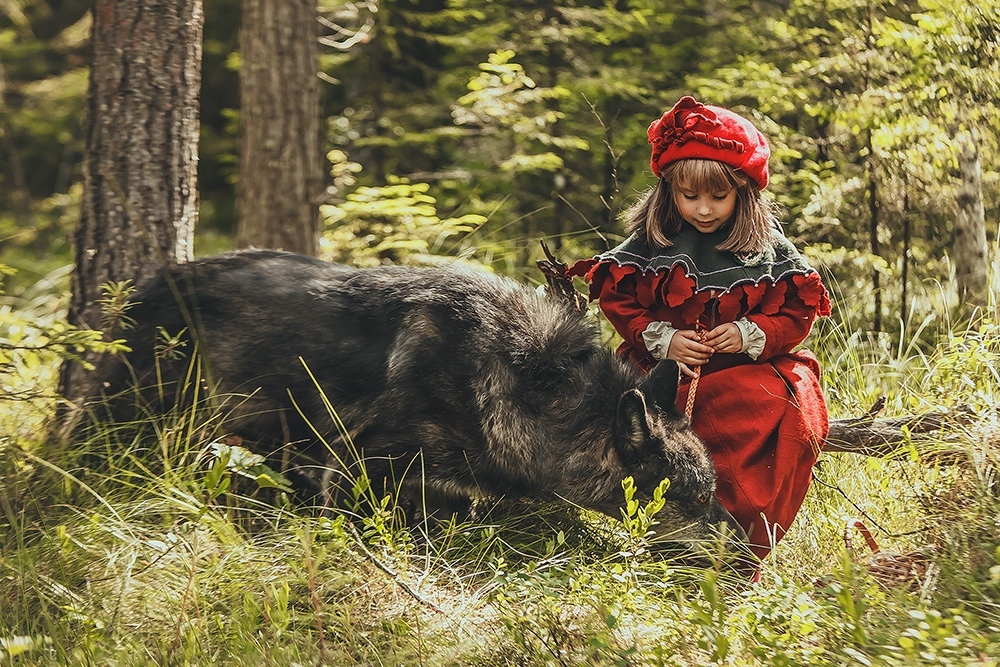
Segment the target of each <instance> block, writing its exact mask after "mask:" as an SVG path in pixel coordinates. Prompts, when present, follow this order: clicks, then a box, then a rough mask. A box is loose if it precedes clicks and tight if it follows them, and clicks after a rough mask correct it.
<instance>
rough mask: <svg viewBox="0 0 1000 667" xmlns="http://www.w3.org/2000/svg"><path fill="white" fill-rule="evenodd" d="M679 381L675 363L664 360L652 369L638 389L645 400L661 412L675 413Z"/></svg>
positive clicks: (678, 372)
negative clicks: (644, 396)
mask: <svg viewBox="0 0 1000 667" xmlns="http://www.w3.org/2000/svg"><path fill="white" fill-rule="evenodd" d="M679 380H680V369H678V368H677V362H675V361H671V360H670V359H664V360H663V361H661V362H660V363H658V364H656V366H654V367H653V370H652V371H651V372H650V373H649V375H648V376H646V379H645V380H643V382H642V385H641V387H640V388H641V389H642V393H644V394H645V395H646V400H648V401H649V402H650V403H652V404H653V405H655V406H656V407H658V408H660V410H661V411H663V412H665V413H667V414H671V413H676V412H677V407H676V406H675V405H674V403H675V401H676V400H677V383H678V381H679Z"/></svg>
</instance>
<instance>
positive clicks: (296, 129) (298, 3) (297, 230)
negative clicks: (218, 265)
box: [236, 0, 323, 256]
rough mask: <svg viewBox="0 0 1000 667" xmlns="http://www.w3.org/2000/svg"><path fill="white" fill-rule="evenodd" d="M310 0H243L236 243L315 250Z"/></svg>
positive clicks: (313, 21) (318, 183) (315, 34)
mask: <svg viewBox="0 0 1000 667" xmlns="http://www.w3.org/2000/svg"><path fill="white" fill-rule="evenodd" d="M316 12H317V10H316V2H315V0H244V2H243V24H242V26H241V29H240V54H241V57H242V65H241V67H240V149H239V152H240V165H239V182H238V183H237V196H236V245H237V247H240V248H247V247H250V246H253V247H257V248H275V249H283V250H288V251H290V252H298V253H303V254H306V255H313V256H315V255H316V254H317V251H318V249H319V234H320V228H319V203H320V198H321V196H322V181H323V171H322V169H323V162H322V155H321V152H320V130H319V116H320V104H319V78H318V75H317V71H318V64H317V59H318V51H319V47H318V43H317V40H318V39H319V23H318V21H317V13H316Z"/></svg>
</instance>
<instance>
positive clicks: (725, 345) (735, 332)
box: [705, 322, 743, 352]
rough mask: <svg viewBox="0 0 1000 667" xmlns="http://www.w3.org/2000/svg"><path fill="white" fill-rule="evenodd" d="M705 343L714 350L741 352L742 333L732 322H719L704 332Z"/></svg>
mask: <svg viewBox="0 0 1000 667" xmlns="http://www.w3.org/2000/svg"><path fill="white" fill-rule="evenodd" d="M705 344H706V345H709V346H711V348H712V349H713V350H715V351H716V352H742V351H743V335H742V334H741V333H740V328H739V327H738V326H736V325H735V324H733V323H732V322H727V323H726V324H720V325H719V326H717V327H715V328H714V329H712V330H711V331H709V332H708V333H706V334H705Z"/></svg>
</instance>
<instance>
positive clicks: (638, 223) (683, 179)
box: [623, 158, 778, 254]
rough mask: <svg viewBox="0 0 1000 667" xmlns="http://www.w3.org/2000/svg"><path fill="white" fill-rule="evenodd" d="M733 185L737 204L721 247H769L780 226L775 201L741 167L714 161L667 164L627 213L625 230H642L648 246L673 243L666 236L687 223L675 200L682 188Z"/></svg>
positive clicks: (736, 249) (699, 189)
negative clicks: (763, 193)
mask: <svg viewBox="0 0 1000 667" xmlns="http://www.w3.org/2000/svg"><path fill="white" fill-rule="evenodd" d="M730 188H736V208H735V211H734V213H735V216H734V219H733V221H732V222H727V223H726V224H727V225H728V226H729V227H730V231H729V235H728V236H727V237H726V240H725V241H723V242H722V243H720V244H719V245H718V246H717V247H718V249H719V250H728V251H729V252H740V253H752V254H756V253H760V252H763V251H764V250H765V249H767V248H769V247H770V246H771V244H772V238H773V236H772V235H773V234H774V232H775V230H777V229H778V220H777V216H776V210H775V205H774V204H773V203H771V202H770V201H769V200H767V199H765V198H764V197H763V196H762V195H761V193H760V190H758V189H757V186H756V184H755V183H754V182H753V180H751V179H750V178H749V177H747V175H746V174H744V173H743V172H742V171H739V170H737V169H734V168H732V167H730V166H729V165H727V164H724V163H722V162H718V161H716V160H700V159H693V158H689V159H684V160H677V161H676V162H671V163H670V164H668V165H667V166H666V167H665V168H664V169H663V171H662V173H661V174H660V180H659V181H657V183H656V185H654V186H653V187H652V188H650V189H649V190H647V191H646V192H645V193H644V194H643V195H642V196H641V197H640V198H639V200H638V201H637V202H636V203H635V204H634V205H633V206H632V207H631V208H629V209H628V210H627V211H626V212H625V215H624V216H623V217H624V220H625V229H626V231H627V232H628V233H629V234H635V233H639V234H643V235H645V237H646V242H647V243H648V244H649V246H650V247H652V248H666V247H668V246H671V245H673V242H672V241H671V240H670V238H671V237H672V236H676V235H677V233H678V232H679V231H681V229H682V228H683V225H686V224H687V223H686V222H685V221H684V218H682V217H681V214H680V212H679V211H678V210H677V205H676V204H675V203H674V197H676V196H678V194H679V192H680V191H681V190H685V191H688V192H721V191H725V190H729V189H730Z"/></svg>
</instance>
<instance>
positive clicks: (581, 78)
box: [0, 0, 1000, 333]
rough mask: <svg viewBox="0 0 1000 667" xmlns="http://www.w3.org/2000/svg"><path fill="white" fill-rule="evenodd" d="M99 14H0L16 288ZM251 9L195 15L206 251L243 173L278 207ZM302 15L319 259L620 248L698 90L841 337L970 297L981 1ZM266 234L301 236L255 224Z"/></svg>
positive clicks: (1, 6)
mask: <svg viewBox="0 0 1000 667" xmlns="http://www.w3.org/2000/svg"><path fill="white" fill-rule="evenodd" d="M91 4H92V3H91V2H88V1H85V0H16V1H11V2H4V3H0V152H2V153H3V154H4V157H3V158H2V159H0V262H2V263H4V264H7V265H10V266H13V267H15V268H16V269H18V273H17V275H16V276H15V277H13V278H11V279H8V283H7V284H8V287H9V289H12V290H17V289H19V288H20V287H22V286H26V285H29V284H32V283H33V282H35V281H37V280H38V279H39V278H41V277H42V276H45V275H49V274H51V272H52V271H55V270H57V269H59V267H63V266H66V265H68V264H70V262H71V261H72V257H71V244H70V234H71V232H72V230H73V229H74V228H75V225H76V224H77V222H78V220H79V217H80V210H81V192H82V188H81V184H82V178H83V170H82V165H83V162H84V157H85V142H84V136H83V117H84V107H85V94H86V81H87V67H88V66H89V64H90V52H89V49H90V46H89V39H90V36H91V31H92V19H91V15H90V13H89V10H90V7H91ZM258 5H266V3H263V2H262V1H261V0H257V1H256V2H255V3H240V2H239V1H238V0H214V1H213V2H212V3H209V4H208V6H206V7H205V27H204V42H203V53H204V56H203V68H202V72H203V77H202V89H201V95H200V103H201V130H200V137H201V138H200V145H199V154H200V159H199V171H198V178H199V193H200V222H199V225H198V228H197V230H196V242H195V252H196V254H199V255H202V254H211V253H214V252H217V251H220V250H224V249H228V248H232V247H235V246H236V241H235V239H236V231H235V230H236V219H237V215H236V210H237V208H239V207H237V206H236V204H235V202H236V200H237V195H236V191H237V188H236V184H237V182H243V183H244V184H249V183H261V184H260V185H253V186H252V187H251V194H255V195H258V194H262V193H261V192H260V191H261V190H262V189H263V188H266V187H268V185H269V184H270V185H272V186H274V187H277V188H279V189H281V190H282V191H283V193H284V194H286V195H287V194H292V193H291V192H290V190H291V188H290V187H288V186H281V185H279V184H278V183H279V182H278V179H276V178H270V179H268V178H267V177H264V179H263V180H261V179H260V177H261V175H262V174H264V173H265V171H264V165H263V164H262V162H261V160H260V159H256V160H255V159H245V158H246V157H247V155H248V152H247V151H248V149H243V151H242V152H243V153H244V156H243V158H244V159H242V160H241V157H240V153H241V149H240V145H239V136H240V134H239V133H240V129H239V128H240V120H241V98H240V96H239V92H238V91H239V86H240V83H239V81H240V76H241V71H240V70H241V67H245V66H246V63H247V58H246V57H245V56H248V55H249V54H250V52H249V50H246V53H243V52H241V45H240V41H239V35H238V31H239V26H240V24H241V22H243V23H244V30H245V31H246V30H247V29H248V28H247V27H246V25H245V24H246V20H244V18H243V17H242V15H241V12H242V11H244V10H248V9H247V8H252V7H256V6H258ZM315 8H316V20H317V23H316V25H317V26H318V28H317V31H318V36H319V55H318V65H317V67H318V70H319V71H318V72H317V73H316V74H317V79H316V80H318V81H319V82H320V84H319V91H318V92H319V96H320V101H319V111H318V113H319V126H318V127H319V130H318V131H319V133H320V139H319V141H320V149H321V150H320V151H319V153H320V155H319V157H318V158H314V159H319V160H320V162H321V165H320V166H319V167H318V168H319V169H321V173H322V174H323V175H324V178H323V183H322V192H321V193H320V197H319V201H318V202H312V203H313V204H320V206H319V216H320V222H321V225H322V229H321V230H320V232H321V238H320V243H319V246H318V253H319V254H320V256H323V257H326V258H329V259H335V260H338V261H347V262H354V263H357V264H372V263H378V262H383V261H392V262H429V261H435V258H436V257H438V256H443V255H451V256H459V257H463V258H465V259H468V260H475V261H481V262H484V263H488V264H490V265H492V266H494V267H495V268H496V269H497V270H499V271H503V272H507V273H511V274H518V273H522V274H525V275H527V276H531V277H532V278H535V279H537V276H535V275H534V270H533V268H532V264H533V262H532V260H533V259H534V258H536V257H537V256H538V252H539V249H538V248H539V246H538V241H539V239H545V240H547V241H548V242H549V245H550V246H552V247H555V248H558V252H559V255H560V257H561V258H562V259H564V260H572V259H576V258H580V257H585V256H588V255H590V254H592V253H593V252H596V251H600V250H602V249H604V248H606V247H608V245H610V244H614V243H616V242H617V241H618V240H620V238H621V228H620V226H619V224H618V223H617V221H616V216H617V214H618V213H619V212H620V211H621V210H622V209H623V208H624V207H626V206H627V205H628V204H629V203H630V201H631V200H632V199H633V198H634V197H635V196H636V195H637V194H638V193H639V192H641V191H642V190H643V189H644V188H645V187H647V186H648V185H649V184H651V181H652V176H651V174H650V171H649V167H648V146H647V144H646V138H645V130H646V126H647V125H648V123H649V122H650V121H651V120H652V119H653V118H655V117H656V116H657V115H658V114H659V113H661V112H662V111H663V110H664V109H665V108H667V107H669V106H670V105H671V104H672V103H673V102H674V101H675V100H676V99H677V98H678V97H679V96H681V95H683V94H689V93H693V94H695V95H696V96H697V97H698V98H699V99H700V100H702V101H704V102H706V103H716V104H723V105H728V106H731V107H733V108H735V109H737V110H738V111H740V112H742V113H744V114H745V115H747V116H749V117H751V118H753V119H754V121H755V122H756V123H757V124H758V125H759V126H760V127H761V128H762V130H763V131H764V132H765V133H766V134H767V135H768V136H769V138H770V139H771V141H772V144H773V149H774V158H773V159H772V163H771V167H772V170H773V172H774V179H773V186H772V188H773V193H774V195H775V196H776V198H777V199H778V200H779V201H780V203H781V204H782V205H783V206H784V208H785V210H786V215H785V224H786V232H787V233H788V234H789V236H791V237H793V238H794V239H795V240H796V241H798V242H799V244H800V245H801V246H803V247H807V248H808V253H809V255H810V256H811V258H812V259H813V261H814V262H815V263H817V264H819V265H821V266H822V267H823V268H824V270H825V271H827V273H828V275H829V276H830V277H832V278H835V279H836V280H835V284H836V285H837V286H838V287H837V289H839V290H840V291H841V292H842V293H847V294H851V295H852V306H854V311H855V312H854V314H853V315H852V316H854V317H856V318H857V322H855V324H856V325H857V327H858V328H859V329H863V330H870V331H876V332H878V331H886V332H890V333H893V332H898V331H899V330H901V329H902V328H904V327H906V326H911V325H912V326H916V325H917V324H919V322H920V321H921V320H922V319H923V318H924V317H925V316H926V315H927V314H928V313H929V312H931V311H932V310H933V309H934V308H939V307H941V305H942V303H943V304H944V307H946V308H952V309H954V308H955V307H957V306H958V304H959V301H960V299H975V298H976V296H977V294H981V293H982V290H981V289H980V288H977V287H976V284H977V281H978V282H979V283H981V282H982V280H984V274H983V267H988V266H989V264H990V263H991V262H992V261H993V260H994V259H995V248H996V237H997V220H998V213H1000V211H998V209H1000V196H998V194H1000V178H998V172H997V168H996V165H997V164H998V160H997V156H998V152H1000V145H998V137H1000V113H998V109H997V100H998V99H1000V95H998V93H1000V65H998V62H1000V58H997V49H998V44H1000V10H998V9H997V6H996V4H995V3H994V2H992V1H991V0H963V2H961V3H959V4H957V5H955V4H952V3H944V2H943V1H939V0H905V1H903V2H893V3H889V2H880V1H875V2H872V1H870V0H866V1H865V2H861V1H860V0H839V1H838V2H830V1H829V0H731V1H727V2H713V3H702V2H696V1H695V0H681V1H679V2H675V3H669V4H667V3H662V2H654V1H653V0H621V1H617V2H605V1H603V0H602V1H597V0H577V1H575V2H562V3H555V2H547V1H546V2H543V1H541V0H515V1H512V2H507V3H496V2H486V1H485V0H381V1H376V0H368V1H365V2H341V1H338V0H321V1H319V2H318V3H317V5H316V7H315ZM247 20H249V21H250V22H251V23H253V22H254V19H253V17H248V18H247ZM251 27H253V26H251ZM298 32H299V33H300V34H299V38H300V39H302V40H305V41H309V40H312V39H313V35H312V32H311V31H309V30H305V29H302V30H299V31H298ZM258 58H259V57H258ZM258 62H260V61H258ZM262 62H263V63H264V65H260V64H258V65H255V67H261V66H266V63H267V57H266V56H264V60H263V61H262ZM272 65H273V67H274V71H279V62H278V61H277V60H275V61H273V62H272ZM243 74H244V75H247V76H249V74H248V73H247V72H243ZM285 78H290V76H289V77H285ZM286 83H291V82H290V81H289V82H286ZM293 88H294V90H295V91H296V92H304V91H303V90H302V88H303V86H297V87H295V86H294V84H293ZM245 92H246V91H245ZM271 92H274V91H271ZM288 97H289V96H287V95H286V96H285V98H288ZM286 101H287V100H286ZM301 104H304V102H303V103H299V106H301ZM310 104H311V103H310ZM242 105H247V108H246V109H244V110H243V111H242V114H244V115H245V117H244V118H243V120H244V121H246V122H248V123H250V122H253V121H252V119H251V118H250V117H249V106H248V105H249V103H248V102H246V101H245V98H244V101H243V102H242ZM300 111H303V110H302V109H300ZM258 122H259V121H258ZM264 122H265V126H266V124H267V123H270V124H271V125H272V126H273V125H275V124H280V122H281V121H279V120H276V119H275V120H266V121H264ZM258 127H261V126H260V125H258ZM292 129H293V128H292V127H291V126H290V125H289V126H282V127H278V128H274V127H272V130H278V133H277V134H276V135H275V136H277V137H279V139H278V142H279V143H281V141H285V142H286V143H285V144H283V145H282V146H281V147H282V148H284V149H286V150H287V149H289V148H292V149H293V150H294V151H295V152H296V154H297V155H298V157H303V158H304V154H302V150H304V149H302V150H300V149H298V148H296V146H297V144H294V143H293V142H292V140H291V139H289V138H288V136H287V135H283V134H281V132H287V131H290V130H292ZM308 132H309V130H306V133H308ZM281 137H285V138H284V139H282V138H281ZM323 156H325V159H324V158H323ZM963 156H964V157H963ZM307 161H308V160H307ZM977 165H978V166H977ZM241 172H242V173H241ZM255 179H256V180H255ZM293 196H296V197H299V198H300V199H303V201H302V205H303V206H306V205H307V204H308V203H310V202H307V201H305V200H306V199H308V195H307V193H303V194H301V195H300V194H298V193H294V195H293ZM241 206H242V207H244V208H245V207H246V206H247V204H242V205H241ZM251 206H253V207H254V208H255V209H256V208H260V207H259V206H257V205H251ZM286 215H287V218H288V219H285V218H286ZM268 224H270V225H272V226H274V227H275V228H278V229H281V228H282V227H283V226H287V227H292V226H293V225H298V224H300V223H299V222H296V221H293V220H292V219H291V214H269V217H268ZM969 225H971V227H969ZM958 237H962V240H971V241H972V246H971V248H972V249H971V250H969V249H966V248H965V247H963V246H962V245H961V244H956V239H957V238H958ZM285 247H288V246H287V245H286V246H285ZM955 280H960V281H961V284H960V285H959V287H961V290H959V289H958V288H956V286H955V284H954V281H955ZM963 294H964V295H965V296H961V295H963ZM862 305H863V307H862Z"/></svg>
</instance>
